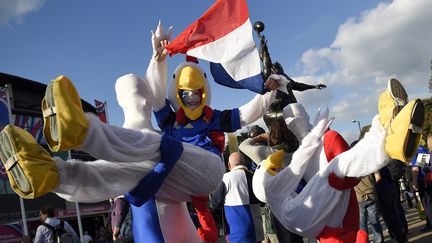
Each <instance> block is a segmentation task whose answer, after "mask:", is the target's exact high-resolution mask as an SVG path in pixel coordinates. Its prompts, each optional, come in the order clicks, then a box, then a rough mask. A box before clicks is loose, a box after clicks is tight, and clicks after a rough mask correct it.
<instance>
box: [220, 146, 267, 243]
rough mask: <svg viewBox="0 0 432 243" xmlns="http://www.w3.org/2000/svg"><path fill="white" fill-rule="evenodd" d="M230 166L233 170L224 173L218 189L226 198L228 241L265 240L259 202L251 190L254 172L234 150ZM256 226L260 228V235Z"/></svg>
mask: <svg viewBox="0 0 432 243" xmlns="http://www.w3.org/2000/svg"><path fill="white" fill-rule="evenodd" d="M228 169H229V170H230V171H229V172H227V173H225V175H224V176H223V183H222V185H221V187H220V190H219V194H220V196H221V198H223V197H222V196H224V198H225V203H224V209H225V219H226V221H227V227H228V229H227V238H228V241H229V242H230V243H236V242H260V241H262V240H263V239H264V233H263V229H262V221H261V213H260V202H259V201H258V199H257V198H256V197H255V195H254V194H253V192H252V176H253V174H252V172H250V171H249V170H247V167H246V166H245V165H244V159H243V156H242V155H241V154H240V152H234V153H232V154H231V155H230V156H229V161H228ZM219 201H220V200H219ZM253 215H258V217H254V216H253ZM255 221H257V222H255ZM255 229H258V230H259V231H260V232H259V234H258V235H256V230H255ZM257 236H258V238H257Z"/></svg>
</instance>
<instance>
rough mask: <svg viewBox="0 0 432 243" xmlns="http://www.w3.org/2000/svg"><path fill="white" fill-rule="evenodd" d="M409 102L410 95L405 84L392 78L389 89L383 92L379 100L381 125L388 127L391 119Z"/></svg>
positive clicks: (388, 84) (388, 85)
mask: <svg viewBox="0 0 432 243" xmlns="http://www.w3.org/2000/svg"><path fill="white" fill-rule="evenodd" d="M407 103H408V95H407V93H406V91H405V88H404V87H403V85H402V84H401V83H400V82H399V80H397V79H394V78H392V79H390V80H389V81H388V83H387V90H385V91H384V92H383V93H381V95H380V97H379V100H378V111H379V113H380V121H381V125H382V126H383V127H384V128H388V126H389V125H390V122H391V120H392V119H393V118H394V117H395V116H396V115H397V114H398V113H399V111H400V110H402V108H403V107H404V106H405V105H406V104H407Z"/></svg>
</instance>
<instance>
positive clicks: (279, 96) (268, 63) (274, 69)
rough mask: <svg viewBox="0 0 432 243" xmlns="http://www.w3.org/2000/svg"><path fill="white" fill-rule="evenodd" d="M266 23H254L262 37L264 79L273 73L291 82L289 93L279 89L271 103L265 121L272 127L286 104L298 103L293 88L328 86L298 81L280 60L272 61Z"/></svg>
mask: <svg viewBox="0 0 432 243" xmlns="http://www.w3.org/2000/svg"><path fill="white" fill-rule="evenodd" d="M264 28H265V26H264V23H263V22H261V21H257V22H255V23H254V29H255V31H256V32H257V35H258V38H259V39H260V50H259V55H260V59H261V63H262V75H263V79H264V80H267V79H268V77H269V76H270V75H271V74H279V75H283V76H285V77H286V78H287V79H288V80H289V81H290V82H289V83H288V85H287V90H288V94H285V93H283V92H281V91H279V90H278V91H277V93H276V99H275V101H274V102H273V103H272V104H271V105H270V108H269V110H268V111H267V113H266V114H265V115H264V122H265V123H266V125H267V127H270V125H271V123H272V122H273V121H274V120H275V119H276V118H277V117H280V116H282V110H283V108H284V107H285V106H287V105H288V104H291V103H297V99H296V98H295V96H294V93H293V90H296V91H304V90H308V89H320V90H321V89H324V88H326V87H327V86H325V85H324V84H318V85H309V84H304V83H298V82H296V81H294V80H293V79H291V78H290V77H289V76H288V75H287V74H286V73H285V72H284V70H283V68H282V65H281V64H280V63H278V62H275V63H272V60H271V58H270V53H269V51H268V47H267V40H266V38H265V36H264V35H261V32H263V31H264Z"/></svg>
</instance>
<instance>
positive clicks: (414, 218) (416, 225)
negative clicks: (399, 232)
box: [384, 205, 432, 243]
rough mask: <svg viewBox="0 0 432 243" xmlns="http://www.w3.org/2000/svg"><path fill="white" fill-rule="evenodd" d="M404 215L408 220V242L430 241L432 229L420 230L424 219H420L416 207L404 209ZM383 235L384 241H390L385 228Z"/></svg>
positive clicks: (424, 222)
mask: <svg viewBox="0 0 432 243" xmlns="http://www.w3.org/2000/svg"><path fill="white" fill-rule="evenodd" d="M404 206H405V205H404ZM405 216H406V219H407V222H408V241H409V242H410V243H432V231H428V232H422V231H420V230H421V229H422V228H423V227H424V226H425V224H426V221H425V220H420V218H419V215H418V212H417V209H415V208H412V209H406V210H405ZM384 237H385V241H384V242H391V240H390V237H389V235H388V232H387V230H384Z"/></svg>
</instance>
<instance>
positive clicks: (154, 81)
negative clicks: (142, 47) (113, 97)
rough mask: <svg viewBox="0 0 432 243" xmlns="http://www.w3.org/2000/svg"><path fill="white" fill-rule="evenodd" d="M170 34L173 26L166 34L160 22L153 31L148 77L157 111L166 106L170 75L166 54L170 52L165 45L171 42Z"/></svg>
mask: <svg viewBox="0 0 432 243" xmlns="http://www.w3.org/2000/svg"><path fill="white" fill-rule="evenodd" d="M170 36H171V28H170V29H169V30H168V33H166V34H165V33H164V32H163V27H162V24H161V23H160V22H159V25H158V26H157V28H156V31H155V33H152V45H153V56H152V58H151V60H150V63H149V66H148V68H147V72H146V79H147V81H148V83H149V86H150V90H151V94H152V102H153V110H154V111H156V112H157V111H159V110H161V109H162V108H163V107H164V106H165V96H166V87H167V77H168V75H167V74H168V71H167V70H168V67H167V63H166V55H167V54H168V53H167V51H166V49H165V46H166V45H167V44H168V43H169V39H170V38H171V37H170Z"/></svg>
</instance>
